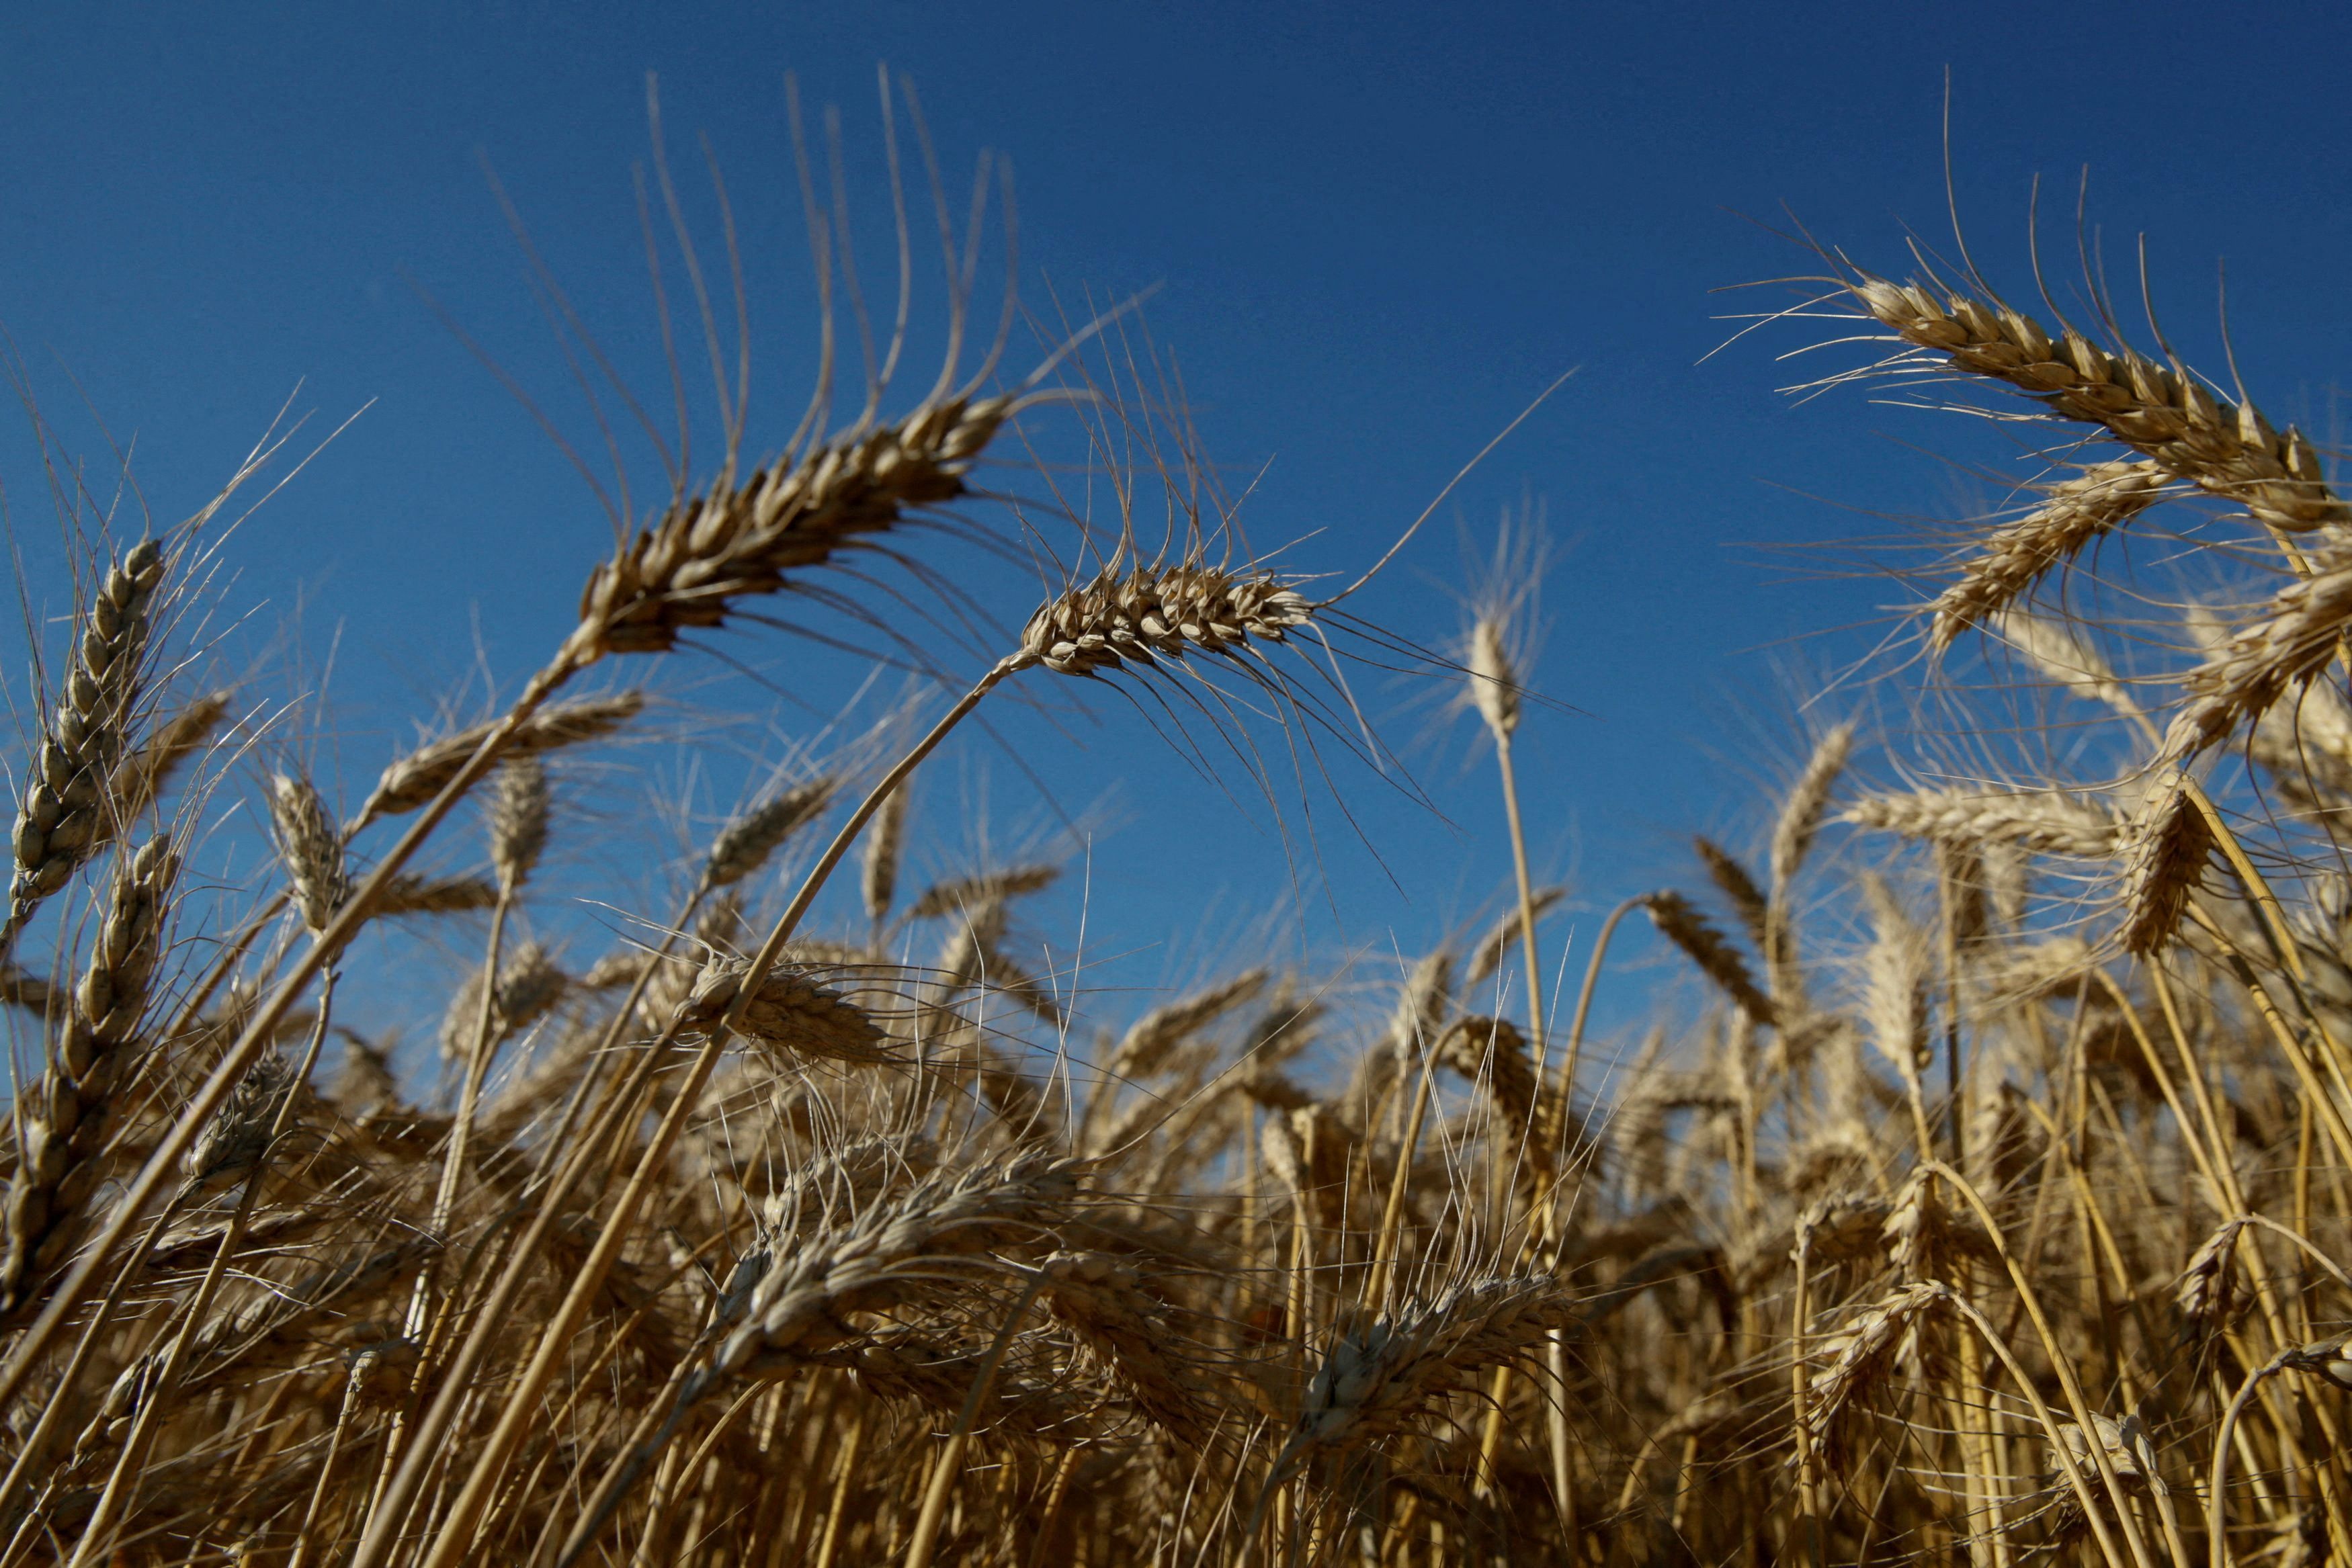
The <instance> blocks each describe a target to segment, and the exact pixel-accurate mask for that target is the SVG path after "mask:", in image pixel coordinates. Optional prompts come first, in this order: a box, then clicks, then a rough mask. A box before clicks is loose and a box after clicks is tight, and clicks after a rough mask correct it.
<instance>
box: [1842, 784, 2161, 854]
mask: <svg viewBox="0 0 2352 1568" xmlns="http://www.w3.org/2000/svg"><path fill="white" fill-rule="evenodd" d="M1844 821H1849V822H1852V823H1854V824H1855V825H1856V826H1858V827H1864V828H1876V829H1880V830H1882V831H1886V832H1892V833H1900V834H1902V835H1903V836H1904V837H1906V838H1913V839H1926V840H1927V841H1930V842H1932V843H1939V844H1950V845H1953V846H1954V847H1956V848H1961V849H1968V848H1972V847H1974V846H1977V845H1980V844H1985V843H2010V844H2016V845H2018V846H2019V847H2020V848H2021V849H2027V850H2031V851H2032V852H2035V853H2037V854H2047V855H2066V856H2070V857H2072V858H2074V859H2077V860H2105V859H2107V858H2108V857H2109V856H2111V855H2113V854H2114V853H2116V850H2117V849H2118V847H2119V846H2120V844H2121V841H2122V836H2123V833H2124V824H2123V822H2122V821H2120V820H2119V819H2118V818H2117V817H2116V815H2115V814H2114V813H2113V812H2111V811H2108V810H2104V809H2103V808H2101V807H2099V806H2096V805H2094V804H2092V803H2091V802H2090V801H2087V800H2082V799H2080V798H2078V797H2075V796H2072V795H2067V794H2063V793H2061V792H2059V791H2056V790H2035V791H2031V792H2029V791H2024V790H1967V789H1920V790H1915V791H1914V792H1912V793H1911V794H1908V795H1871V796H1866V797H1864V799H1862V800H1857V801H1855V802H1854V803H1853V805H1852V806H1849V807H1848V808H1846V810H1845V813H1844Z"/></svg>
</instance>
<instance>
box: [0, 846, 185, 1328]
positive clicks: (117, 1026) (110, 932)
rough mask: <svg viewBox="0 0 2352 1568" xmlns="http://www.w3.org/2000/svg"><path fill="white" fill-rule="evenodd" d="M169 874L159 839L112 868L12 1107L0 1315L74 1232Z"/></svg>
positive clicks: (142, 997)
mask: <svg viewBox="0 0 2352 1568" xmlns="http://www.w3.org/2000/svg"><path fill="white" fill-rule="evenodd" d="M178 872H179V861H178V858H177V857H176V856H174V855H173V852H172V843H171V841H170V840H169V839H168V838H164V837H160V836H159V837H157V838H154V839H152V840H150V841H148V842H147V843H145V844H144V845H142V846H141V848H140V850H139V851H138V852H137V853H136V854H132V855H130V856H127V857H125V859H124V860H123V861H122V862H121V864H120V865H119V866H118V867H117V869H116V871H115V874H114V885H113V888H112V891H111V892H110V895H109V897H108V900H107V907H106V915H105V918H104V920H103V921H102V922H101V923H100V926H99V931H98V936H97V940H96V941H95V942H93V943H92V944H91V946H90V953H89V963H88V965H87V966H86V967H84V969H83V971H82V977H81V983H80V984H79V986H77V987H75V988H74V991H73V1005H72V1007H71V1008H70V1009H68V1011H67V1013H66V1016H65V1018H64V1019H63V1020H62V1021H61V1023H60V1025H59V1027H58V1038H57V1041H56V1043H55V1045H54V1047H53V1048H52V1051H51V1054H50V1060H49V1062H48V1066H47V1070H46V1071H43V1072H42V1074H41V1076H40V1078H39V1079H38V1080H37V1082H34V1083H33V1084H31V1085H29V1086H28V1087H27V1089H26V1092H25V1096H24V1098H23V1099H22V1100H21V1101H19V1103H18V1104H17V1107H16V1120H17V1124H18V1127H19V1128H20V1129H21V1130H20V1133H19V1138H20V1140H21V1141H20V1145H19V1150H18V1154H17V1158H16V1175H15V1176H14V1177H13V1178H12V1179H11V1180H10V1182H9V1184H8V1209H7V1236H6V1240H5V1250H0V1317H6V1316H13V1315H14V1314H16V1313H17V1312H21V1311H23V1309H24V1308H25V1307H26V1305H27V1304H28V1303H29V1302H30V1301H32V1300H33V1287H34V1284H35V1281H36V1280H37V1276H38V1274H39V1273H40V1271H41V1270H43V1269H44V1268H46V1267H47V1265H48V1264H49V1263H51V1262H53V1261H55V1260H56V1258H57V1257H58V1254H59V1253H60V1252H62V1251H63V1250H64V1249H65V1248H66V1246H67V1245H68V1244H69V1242H70V1241H71V1239H72V1238H73V1236H74V1235H75V1234H76V1224H75V1221H76V1220H77V1218H79V1211H80V1208H81V1206H82V1204H83V1202H84V1201H85V1200H86V1199H87V1197H89V1187H90V1186H92V1184H93V1182H94V1181H95V1178H96V1175H97V1172H96V1167H95V1166H94V1163H93V1162H94V1161H95V1159H96V1157H97V1155H98V1153H99V1148H100V1144H101V1142H102V1141H103V1139H104V1137H105V1134H106V1129H107V1124H108V1122H109V1120H110V1112H111V1111H112V1108H113V1098H114V1092H115V1090H116V1088H117V1087H118V1086H119V1085H120V1084H121V1082H122V1081H123V1077H124V1072H125V1070H126V1068H127V1066H128V1065H129V1064H128V1062H127V1061H125V1060H124V1059H125V1057H126V1056H127V1055H128V1054H129V1053H130V1051H131V1049H132V1048H133V1046H134V1045H135V1044H136V1043H137V1041H138V1038H139V1021H140V1016H141V1014H142V1012H144V1010H145V1009H146V1005H147V982H148V979H149V977H151V976H152V974H153V972H154V968H155V961H156V959H157V957H158V956H159V955H160V954H161V952H162V950H163V915H164V908H165V904H166V901H167V900H168V898H169V896H170V894H171V889H172V881H173V877H174V876H175V875H177V874H178Z"/></svg>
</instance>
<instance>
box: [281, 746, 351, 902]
mask: <svg viewBox="0 0 2352 1568" xmlns="http://www.w3.org/2000/svg"><path fill="white" fill-rule="evenodd" d="M269 824H270V831H271V832H272V833H273V834H274V835H275V837H276V838H277V841H278V860H279V861H280V862H283V863H284V865H285V867H286V883H287V887H288V889H289V892H290V893H291V894H292V897H293V900H294V908H295V911H296V912H297V913H298V914H299V915H301V916H302V924H303V925H307V926H309V927H310V929H311V930H312V931H314V932H317V931H324V930H325V929H326V928H327V927H328V926H329V925H331V924H333V922H334V918H335V912H336V911H337V910H339V909H341V907H342V906H343V900H344V899H345V898H346V897H347V896H349V894H350V892H351V884H350V881H349V878H348V876H347V875H346V873H345V870H344V866H343V837H342V834H341V833H340V832H338V831H335V825H334V823H333V822H332V821H330V820H329V818H328V816H327V808H326V804H325V802H323V801H321V800H320V799H319V791H318V790H316V789H313V788H311V786H310V780H308V779H300V778H297V777H295V776H294V775H292V774H288V773H280V774H278V775H277V776H276V777H275V778H273V779H270V781H269Z"/></svg>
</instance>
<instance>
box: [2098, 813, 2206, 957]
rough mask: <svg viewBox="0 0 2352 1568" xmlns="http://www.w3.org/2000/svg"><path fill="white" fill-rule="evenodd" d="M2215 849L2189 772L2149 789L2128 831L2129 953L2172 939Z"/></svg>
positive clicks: (2126, 918) (2125, 929)
mask: <svg viewBox="0 0 2352 1568" xmlns="http://www.w3.org/2000/svg"><path fill="white" fill-rule="evenodd" d="M2216 847H2217V844H2216V842H2215V840H2214V837H2213V830H2212V828H2211V826H2210V824H2209V823H2208V822H2207V821H2206V820H2205V813H2204V812H2203V811H2201V810H2199V809H2198V806H2197V803H2196V801H2195V800H2194V798H2193V797H2192V796H2191V794H2190V793H2189V780H2188V776H2187V775H2186V774H2179V773H2176V774H2174V775H2173V777H2172V778H2171V779H2168V780H2166V781H2164V782H2162V783H2160V784H2158V786H2157V787H2156V788H2154V789H2150V790H2149V791H2148V793H2147V799H2146V800H2144V801H2143V802H2142V803H2141V805H2140V808H2139V810H2137V812H2135V813H2134V814H2133V816H2132V820H2131V824H2130V826H2129V828H2128V829H2127V830H2126V832H2125V835H2124V872H2123V885H2122V894H2123V905H2124V923H2123V932H2122V939H2123V945H2124V949H2125V951H2126V952H2131V953H2154V952H2158V951H2159V950H2161V949H2162V948H2163V947H2164V946H2166V945H2167V944H2168V943H2169V942H2170V941H2171V940H2172V936H2173V933H2174V932H2176V931H2178V930H2179V928H2180V917H2181V915H2182V914H2183V912H2185V911H2186V910H2187V908H2188V907H2189V894H2192V893H2194V892H2195V891H2196V890H2197V886H2198V884H2199V883H2200V882H2201V881H2203V880H2204V875H2205V863H2206V862H2207V861H2208V860H2210V858H2211V856H2212V854H2213V852H2214V850H2215V848H2216Z"/></svg>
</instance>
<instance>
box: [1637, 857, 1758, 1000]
mask: <svg viewBox="0 0 2352 1568" xmlns="http://www.w3.org/2000/svg"><path fill="white" fill-rule="evenodd" d="M1642 906H1643V908H1644V909H1646V910H1648V911H1649V915H1650V920H1651V922H1652V924H1654V925H1656V926H1657V928H1658V932H1659V934H1660V935H1661V936H1664V937H1665V939H1666V940H1667V941H1669V942H1672V943H1673V944H1674V945H1675V946H1677V947H1679V948H1681V949H1682V950H1683V953H1684V956H1686V957H1688V958H1689V959H1690V961H1691V962H1692V963H1694V964H1696V965H1697V966H1698V967H1699V971H1700V973H1702V974H1704V975H1706V977H1707V978H1708V979H1710V980H1713V981H1714V982H1715V983H1716V984H1717V986H1719V987H1721V988H1723V992H1724V994H1725V995H1726V996H1727V997H1729V998H1731V999H1732V1000H1733V1001H1735V1002H1738V1004H1739V1005H1740V1006H1741V1007H1742V1008H1744V1009H1747V1012H1748V1017H1749V1018H1752V1019H1755V1020H1756V1021H1757V1022H1758V1023H1762V1024H1769V1023H1771V1022H1773V1021H1774V1020H1775V1019H1776V1017H1777V1013H1776V1011H1775V1009H1774V1008H1773V1006H1772V998H1769V997H1768V996H1766V995H1765V994H1764V993H1763V992H1762V991H1761V990H1759V989H1758V988H1757V986H1756V981H1755V979H1754V977H1752V976H1750V975H1749V974H1748V965H1747V962H1746V960H1744V959H1742V958H1741V957H1740V956H1739V954H1738V952H1737V951H1736V950H1734V948H1733V947H1732V946H1731V944H1730V943H1728V942H1726V941H1725V940H1724V939H1723V933H1722V932H1720V931H1717V929H1716V928H1715V927H1714V925H1711V924H1709V923H1708V921H1707V918H1706V915H1701V914H1700V913H1699V912H1698V910H1697V908H1696V906H1695V905H1694V904H1692V903H1691V901H1690V900H1689V899H1687V898H1685V897H1684V896H1683V895H1682V894H1679V893H1676V892H1675V891H1673V890H1672V889H1671V888H1665V889H1661V890H1660V891H1658V892H1656V893H1653V894H1649V895H1647V896H1646V897H1644V898H1643V900H1642Z"/></svg>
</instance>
